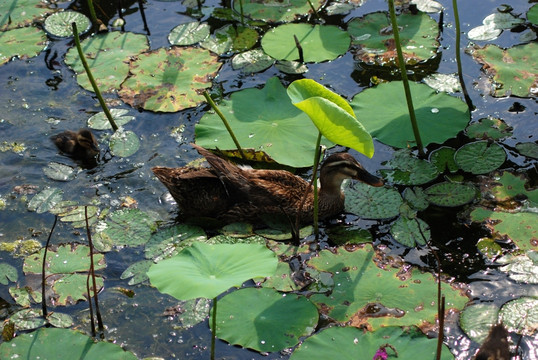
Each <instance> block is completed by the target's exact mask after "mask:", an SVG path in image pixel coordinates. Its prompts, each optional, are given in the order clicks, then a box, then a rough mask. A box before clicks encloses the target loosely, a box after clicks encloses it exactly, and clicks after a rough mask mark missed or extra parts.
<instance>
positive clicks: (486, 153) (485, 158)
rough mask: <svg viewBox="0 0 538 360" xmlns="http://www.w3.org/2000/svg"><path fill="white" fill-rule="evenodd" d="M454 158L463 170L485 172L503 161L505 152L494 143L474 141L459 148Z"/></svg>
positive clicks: (474, 172)
mask: <svg viewBox="0 0 538 360" xmlns="http://www.w3.org/2000/svg"><path fill="white" fill-rule="evenodd" d="M454 159H455V160H456V164H458V166H459V167H460V169H462V170H463V171H467V172H470V173H472V174H487V173H489V172H491V171H493V170H495V169H497V168H499V167H500V166H501V165H502V164H503V163H504V161H505V160H506V152H505V151H504V149H503V148H502V147H501V146H500V145H498V144H496V143H489V142H487V141H476V142H472V143H469V144H466V145H463V146H462V147H461V148H459V149H458V150H457V151H456V154H455V155H454Z"/></svg>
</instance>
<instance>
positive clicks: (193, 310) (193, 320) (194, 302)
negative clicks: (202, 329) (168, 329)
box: [174, 298, 211, 330]
mask: <svg viewBox="0 0 538 360" xmlns="http://www.w3.org/2000/svg"><path fill="white" fill-rule="evenodd" d="M177 307H178V308H179V309H180V314H179V316H178V317H177V321H178V324H174V329H182V330H183V329H190V328H192V327H193V326H194V325H197V324H199V323H201V322H203V321H205V320H206V319H207V314H208V313H209V309H210V307H211V300H209V299H205V298H199V299H191V300H185V301H180V302H179V304H178V305H177ZM181 311H182V312H181Z"/></svg>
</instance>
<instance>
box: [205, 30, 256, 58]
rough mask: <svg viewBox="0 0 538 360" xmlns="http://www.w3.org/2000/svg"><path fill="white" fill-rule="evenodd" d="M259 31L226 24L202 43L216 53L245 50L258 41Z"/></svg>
mask: <svg viewBox="0 0 538 360" xmlns="http://www.w3.org/2000/svg"><path fill="white" fill-rule="evenodd" d="M258 37H259V35H258V32H257V31H256V30H254V29H252V28H249V27H245V26H232V25H230V24H229V25H225V26H223V27H221V28H220V29H217V30H215V33H214V34H213V35H212V36H211V37H210V38H208V39H206V40H205V41H203V42H202V43H201V44H200V45H201V46H202V47H203V48H205V49H207V50H210V51H212V52H214V53H215V54H219V55H223V54H225V53H227V52H230V51H244V50H248V49H250V48H252V47H253V46H254V45H256V42H258Z"/></svg>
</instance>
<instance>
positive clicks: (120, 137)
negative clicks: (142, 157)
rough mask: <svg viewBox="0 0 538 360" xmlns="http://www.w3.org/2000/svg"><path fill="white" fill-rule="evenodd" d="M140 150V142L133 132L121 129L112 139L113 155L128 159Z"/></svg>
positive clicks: (111, 149)
mask: <svg viewBox="0 0 538 360" xmlns="http://www.w3.org/2000/svg"><path fill="white" fill-rule="evenodd" d="M139 148H140V140H138V136H136V134H135V133H134V132H132V131H124V130H123V129H119V130H118V131H116V132H115V133H114V134H112V136H111V137H110V152H111V153H112V155H115V156H120V157H127V156H131V155H133V154H134V153H135V152H137V150H138V149H139Z"/></svg>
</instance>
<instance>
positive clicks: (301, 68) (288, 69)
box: [275, 60, 308, 75]
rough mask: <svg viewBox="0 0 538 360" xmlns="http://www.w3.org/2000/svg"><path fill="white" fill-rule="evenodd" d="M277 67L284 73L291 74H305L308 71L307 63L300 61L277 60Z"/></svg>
mask: <svg viewBox="0 0 538 360" xmlns="http://www.w3.org/2000/svg"><path fill="white" fill-rule="evenodd" d="M275 67H276V68H277V69H278V70H280V71H282V72H283V73H285V74H290V75H297V74H304V73H305V72H307V71H308V68H307V67H306V65H305V64H303V63H300V62H299V61H287V60H284V61H277V63H276V65H275Z"/></svg>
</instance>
